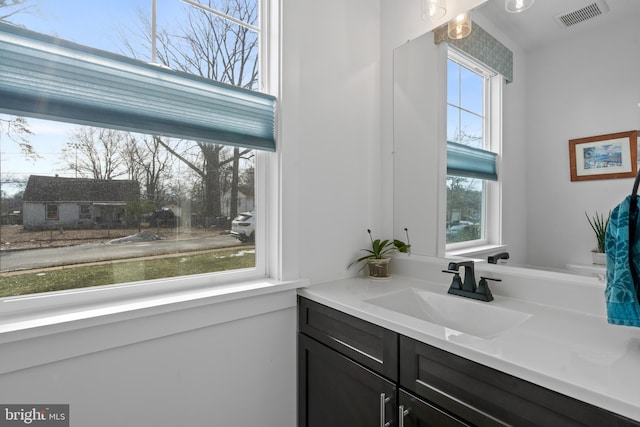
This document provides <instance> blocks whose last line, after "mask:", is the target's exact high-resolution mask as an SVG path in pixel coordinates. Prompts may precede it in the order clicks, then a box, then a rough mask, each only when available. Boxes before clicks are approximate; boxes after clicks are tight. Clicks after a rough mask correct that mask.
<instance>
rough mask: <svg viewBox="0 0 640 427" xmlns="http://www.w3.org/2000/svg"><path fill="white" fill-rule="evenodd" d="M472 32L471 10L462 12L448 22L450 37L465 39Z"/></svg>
mask: <svg viewBox="0 0 640 427" xmlns="http://www.w3.org/2000/svg"><path fill="white" fill-rule="evenodd" d="M469 34H471V12H465V13H461V14H460V15H458V16H456V17H455V18H453V19H452V20H451V21H449V23H448V24H447V35H448V36H449V38H450V39H456V40H458V39H463V38H465V37H467V36H468V35H469Z"/></svg>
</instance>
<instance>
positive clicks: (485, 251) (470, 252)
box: [446, 245, 508, 261]
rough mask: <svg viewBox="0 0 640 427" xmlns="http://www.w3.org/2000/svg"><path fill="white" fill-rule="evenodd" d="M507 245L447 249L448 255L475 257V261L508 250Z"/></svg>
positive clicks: (483, 259)
mask: <svg viewBox="0 0 640 427" xmlns="http://www.w3.org/2000/svg"><path fill="white" fill-rule="evenodd" d="M507 247H508V246H507V245H482V246H473V247H467V248H460V249H455V250H451V251H447V253H446V256H447V257H465V258H473V259H474V260H475V261H486V260H487V257H488V256H489V255H494V254H496V253H497V252H500V251H506V250H507Z"/></svg>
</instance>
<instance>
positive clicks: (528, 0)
mask: <svg viewBox="0 0 640 427" xmlns="http://www.w3.org/2000/svg"><path fill="white" fill-rule="evenodd" d="M534 2H535V0H505V2H504V8H505V10H506V11H507V12H511V13H520V12H522V11H525V10H527V9H529V8H530V7H531V6H532V5H533V3H534Z"/></svg>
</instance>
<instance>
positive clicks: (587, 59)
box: [525, 16, 640, 268]
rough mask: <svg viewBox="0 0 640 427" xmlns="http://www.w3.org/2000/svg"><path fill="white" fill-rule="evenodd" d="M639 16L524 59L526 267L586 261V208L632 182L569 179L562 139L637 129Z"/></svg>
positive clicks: (622, 192) (606, 205) (619, 195)
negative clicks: (525, 60)
mask: <svg viewBox="0 0 640 427" xmlns="http://www.w3.org/2000/svg"><path fill="white" fill-rule="evenodd" d="M637 18H638V17H637V16H629V17H628V21H627V22H626V23H624V22H623V23H622V25H619V26H617V27H615V28H606V27H597V28H596V29H595V30H593V31H592V32H589V33H587V34H581V35H580V36H579V37H575V38H572V39H570V40H567V41H563V42H560V43H554V44H552V45H550V46H547V47H545V48H541V49H538V50H535V51H533V52H530V53H529V54H528V56H527V63H526V67H527V72H528V87H527V107H526V110H527V111H526V112H527V126H526V134H525V138H526V147H527V148H526V157H527V161H528V165H527V182H528V188H527V196H528V197H527V199H526V206H527V211H528V224H529V226H528V229H527V242H528V255H529V261H530V263H531V264H532V265H542V266H552V267H558V268H562V267H564V265H565V264H567V263H579V264H590V263H591V259H590V253H589V251H590V250H591V249H592V248H593V247H595V244H596V243H595V237H594V235H593V233H592V231H591V229H590V227H589V224H588V222H587V220H586V218H585V212H587V213H589V214H594V213H595V212H596V211H598V212H601V213H605V214H606V213H607V212H608V211H609V210H610V209H612V208H613V207H615V205H617V204H618V203H619V202H620V201H621V200H622V199H623V198H624V197H625V196H626V195H627V194H629V193H630V192H631V189H632V187H633V179H632V178H629V179H616V180H597V181H579V182H571V181H570V173H569V146H568V140H569V139H574V138H582V137H589V136H595V135H602V134H608V133H614V132H622V131H628V130H634V129H638V128H639V127H640V109H639V108H638V102H640V78H639V77H638V75H639V74H638V72H639V71H638V70H640V26H638V24H637Z"/></svg>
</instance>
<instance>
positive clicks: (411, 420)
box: [398, 390, 471, 427]
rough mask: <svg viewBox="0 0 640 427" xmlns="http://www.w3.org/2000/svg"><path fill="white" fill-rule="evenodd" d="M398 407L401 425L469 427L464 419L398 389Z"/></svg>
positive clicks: (405, 426)
mask: <svg viewBox="0 0 640 427" xmlns="http://www.w3.org/2000/svg"><path fill="white" fill-rule="evenodd" d="M399 401H400V408H399V410H400V411H402V412H398V418H402V421H401V422H400V425H401V426H402V427H465V426H466V427H469V426H470V425H471V424H467V423H465V422H464V421H462V420H460V419H458V418H456V417H454V416H452V415H450V414H448V413H447V412H445V411H443V410H441V409H439V408H437V407H435V406H433V405H432V404H430V403H428V402H426V401H424V400H422V399H419V398H417V397H415V396H413V395H412V394H409V393H407V392H405V391H403V390H400V397H399Z"/></svg>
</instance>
